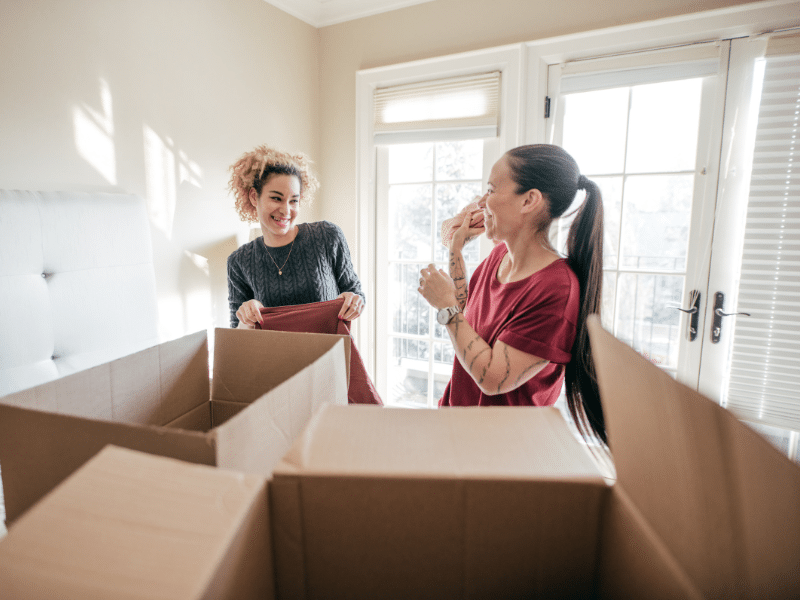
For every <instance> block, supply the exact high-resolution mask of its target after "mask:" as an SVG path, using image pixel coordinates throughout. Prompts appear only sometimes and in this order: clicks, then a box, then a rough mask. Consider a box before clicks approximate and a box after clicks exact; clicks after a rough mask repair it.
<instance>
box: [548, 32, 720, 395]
mask: <svg viewBox="0 0 800 600" xmlns="http://www.w3.org/2000/svg"><path fill="white" fill-rule="evenodd" d="M727 54H728V47H727V45H726V46H724V47H720V46H712V45H709V46H707V47H703V48H693V49H691V50H690V51H689V52H686V51H681V52H680V54H679V55H678V56H676V55H675V53H674V52H673V53H661V52H660V53H656V54H655V55H653V56H647V57H644V60H643V58H642V57H641V56H637V57H633V58H631V59H629V60H628V63H627V64H626V63H624V62H623V63H622V64H620V59H618V58H615V59H613V63H614V64H613V65H611V67H609V65H608V64H607V62H608V61H607V60H598V61H596V62H595V63H592V62H591V61H589V64H581V65H577V66H575V65H563V66H562V65H554V66H552V67H551V68H550V74H549V82H550V87H549V94H548V95H550V93H552V94H553V96H552V100H551V102H553V109H554V110H555V114H554V115H553V118H552V119H551V121H552V128H553V129H552V137H553V142H554V143H556V144H559V145H561V146H563V147H564V148H565V149H566V150H567V151H568V152H570V153H571V154H572V156H573V157H574V158H575V159H576V160H577V162H578V165H579V167H580V168H581V171H582V173H583V174H584V175H586V176H587V177H589V178H590V179H592V180H594V181H595V182H596V183H597V184H598V185H599V187H600V189H601V191H602V194H603V203H604V209H605V210H604V213H605V244H604V246H605V252H604V256H603V266H604V281H603V307H602V318H603V324H604V326H605V327H606V329H608V330H609V331H611V332H612V333H613V334H614V335H615V336H616V337H617V338H619V339H621V340H622V341H624V342H626V343H628V344H629V345H630V346H632V347H633V348H634V349H636V350H637V351H639V352H640V353H641V354H642V355H644V356H646V357H647V358H648V359H649V360H651V361H652V362H653V363H655V364H657V365H658V366H659V367H661V368H662V369H664V370H666V371H667V372H669V373H671V374H672V375H673V376H676V377H677V378H678V379H679V380H681V381H684V382H689V383H690V384H691V385H692V386H693V387H696V385H697V376H698V367H699V363H700V346H701V344H700V343H698V339H700V338H701V337H702V335H701V331H702V327H703V321H702V319H700V318H699V317H701V316H702V314H703V312H702V310H703V307H704V303H705V301H706V299H707V281H708V272H709V260H708V259H709V257H710V252H711V238H712V232H713V227H714V206H715V199H716V187H717V179H718V173H719V144H720V142H719V140H720V138H721V132H722V117H723V114H724V90H725V83H726V77H727V70H726V69H725V65H726V64H727ZM663 61H670V62H666V63H665V62H663ZM614 67H616V68H614ZM568 227H569V220H568V219H562V222H561V223H559V227H558V232H557V236H558V244H559V247H560V248H565V246H566V234H567V231H568ZM683 311H693V312H683Z"/></svg>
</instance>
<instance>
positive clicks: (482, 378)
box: [478, 365, 489, 386]
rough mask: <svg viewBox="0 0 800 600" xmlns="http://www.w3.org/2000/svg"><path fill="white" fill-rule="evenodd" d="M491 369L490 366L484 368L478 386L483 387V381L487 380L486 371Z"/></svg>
mask: <svg viewBox="0 0 800 600" xmlns="http://www.w3.org/2000/svg"><path fill="white" fill-rule="evenodd" d="M488 369H489V365H486V366H485V367H483V373H481V378H480V379H479V380H478V385H479V386H480V385H483V380H484V379H485V378H486V371H487V370H488Z"/></svg>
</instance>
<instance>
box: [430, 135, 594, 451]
mask: <svg viewBox="0 0 800 600" xmlns="http://www.w3.org/2000/svg"><path fill="white" fill-rule="evenodd" d="M578 190H585V192H586V197H585V199H584V201H583V203H582V205H581V206H580V208H579V209H578V211H577V215H576V216H575V220H574V221H573V223H572V226H571V227H570V231H569V238H568V242H567V256H566V257H565V258H564V257H561V256H560V255H559V254H558V252H556V250H555V249H554V248H553V246H552V245H551V243H550V240H549V235H548V234H549V230H550V226H551V224H552V222H553V221H554V220H555V219H558V218H559V217H561V216H562V215H563V214H564V213H565V212H566V211H567V209H568V208H569V207H570V205H571V204H572V202H573V200H574V199H575V197H576V195H577V193H578ZM479 207H480V209H479V210H482V211H483V217H484V220H483V225H482V226H479V227H470V223H471V222H472V221H474V220H473V219H472V216H473V215H472V214H469V213H468V214H466V215H465V217H464V220H463V224H462V225H461V227H460V228H459V229H458V230H457V231H456V232H455V234H454V235H453V238H452V240H451V242H450V261H449V272H445V271H444V270H442V269H437V268H436V267H435V265H429V266H428V267H427V268H425V269H422V271H421V274H420V287H419V292H420V293H421V294H422V295H423V297H424V298H425V299H426V300H427V301H428V302H429V303H430V304H431V306H433V307H434V308H435V309H438V311H439V312H438V314H437V320H438V322H439V323H441V324H442V325H444V326H445V327H446V329H447V331H448V334H449V335H450V339H451V340H452V342H453V347H454V349H455V354H456V357H457V360H456V361H455V362H454V365H453V374H452V377H451V378H450V383H449V384H448V385H447V388H446V389H445V391H444V394H443V396H442V398H441V400H440V401H439V405H440V406H549V405H552V404H553V403H555V402H556V400H557V399H558V396H559V394H560V391H561V387H562V383H564V382H566V392H567V405H568V407H569V411H570V413H571V414H572V416H573V418H574V420H575V423H576V424H577V426H578V428H579V430H580V432H581V433H582V434H583V435H584V437H595V438H598V439H599V440H602V441H603V442H604V443H606V442H607V439H606V431H605V422H604V420H603V411H602V408H601V406H600V398H599V394H598V390H597V380H596V377H595V374H594V366H593V363H592V356H591V348H590V347H589V338H588V335H587V332H586V327H585V323H586V317H587V316H588V315H590V314H592V313H598V312H599V311H600V302H601V294H602V276H603V265H602V260H603V204H602V198H601V196H600V190H599V188H598V187H597V185H596V184H595V183H594V182H592V181H591V180H589V179H587V178H586V177H584V176H583V175H581V174H580V170H579V169H578V165H577V164H576V163H575V160H574V159H573V158H572V157H571V156H570V155H569V154H568V153H567V152H565V151H564V150H563V149H562V148H560V147H558V146H552V145H546V144H538V145H530V146H520V147H518V148H514V149H512V150H509V151H508V152H506V153H505V154H504V155H503V156H502V157H501V158H500V160H498V161H497V162H496V163H495V165H494V166H493V167H492V171H491V174H490V175H489V185H488V191H487V192H486V195H484V196H483V198H481V201H480V202H479ZM483 231H485V232H486V235H487V236H488V237H489V239H491V240H493V241H494V242H495V243H496V245H495V247H494V249H493V250H492V252H491V253H490V255H489V256H488V258H487V259H486V260H484V261H483V262H482V263H481V264H480V265H479V266H478V268H477V269H476V270H475V273H474V274H473V276H472V278H471V280H470V281H467V272H466V269H465V267H464V259H463V256H462V249H463V247H464V245H465V244H466V243H467V242H469V241H470V240H471V239H473V238H474V237H476V236H477V235H479V234H480V233H482V232H483ZM498 242H500V243H498Z"/></svg>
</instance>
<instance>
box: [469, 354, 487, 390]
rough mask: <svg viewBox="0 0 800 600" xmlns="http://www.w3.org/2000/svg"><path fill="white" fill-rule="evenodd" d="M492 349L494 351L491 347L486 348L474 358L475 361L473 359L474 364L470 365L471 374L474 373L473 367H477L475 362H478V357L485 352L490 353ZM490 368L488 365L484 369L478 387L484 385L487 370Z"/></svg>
mask: <svg viewBox="0 0 800 600" xmlns="http://www.w3.org/2000/svg"><path fill="white" fill-rule="evenodd" d="M491 349H492V347H491V346H486V348H484V349H483V350H481V351H480V352H478V353H477V354H476V355H475V356H474V357H473V359H472V362H471V363H469V372H470V373H472V367H473V366H474V365H475V361H476V360H478V357H479V356H480V355H481V354H483V353H484V352H487V351H489V350H491ZM488 368H489V365H488V364H487V365H486V366H485V367H484V368H483V373H482V374H481V380H480V381H479V382H478V385H480V384H481V383H483V378H484V377H485V376H486V369H488Z"/></svg>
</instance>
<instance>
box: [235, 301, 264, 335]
mask: <svg viewBox="0 0 800 600" xmlns="http://www.w3.org/2000/svg"><path fill="white" fill-rule="evenodd" d="M262 308H264V305H263V304H261V302H259V301H258V300H248V301H247V302H243V303H242V305H241V306H240V307H239V310H237V311H236V318H237V319H239V325H238V326H237V329H255V328H256V323H260V322H261V309H262Z"/></svg>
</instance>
